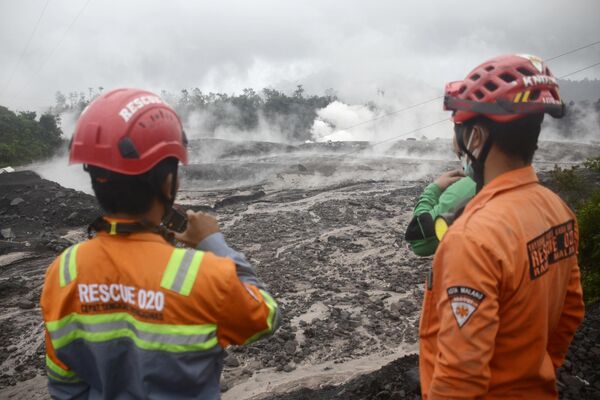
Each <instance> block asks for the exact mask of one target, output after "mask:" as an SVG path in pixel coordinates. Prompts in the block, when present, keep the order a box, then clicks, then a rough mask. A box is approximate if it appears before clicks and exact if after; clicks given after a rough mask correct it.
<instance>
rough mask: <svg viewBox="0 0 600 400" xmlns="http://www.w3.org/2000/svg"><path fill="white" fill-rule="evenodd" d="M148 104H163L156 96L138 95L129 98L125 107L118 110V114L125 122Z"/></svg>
mask: <svg viewBox="0 0 600 400" xmlns="http://www.w3.org/2000/svg"><path fill="white" fill-rule="evenodd" d="M149 104H165V102H164V101H162V99H161V98H160V97H158V96H140V97H137V98H135V99H133V100H131V101H130V102H129V103H127V105H126V106H125V107H123V108H122V109H121V111H119V115H120V116H121V118H123V121H125V122H127V121H129V120H130V119H131V117H133V115H134V114H135V113H137V112H138V111H139V110H141V109H142V108H144V107H145V106H147V105H149Z"/></svg>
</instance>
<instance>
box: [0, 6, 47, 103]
mask: <svg viewBox="0 0 600 400" xmlns="http://www.w3.org/2000/svg"><path fill="white" fill-rule="evenodd" d="M48 4H50V0H46V4H45V5H44V8H43V9H42V12H41V13H40V16H39V17H38V19H37V21H36V23H35V25H34V27H33V30H32V31H31V33H30V34H29V39H27V43H26V44H25V47H24V48H23V51H22V52H21V55H20V56H19V58H18V60H17V62H16V63H15V66H14V68H13V70H12V72H11V73H10V75H9V77H8V80H7V81H6V83H5V84H4V85H3V86H2V91H0V93H4V91H5V90H6V89H7V88H8V87H9V86H10V83H11V82H12V79H13V77H14V76H15V72H16V71H17V67H18V66H19V65H20V64H21V61H23V57H24V56H25V54H26V53H27V50H29V45H30V44H31V41H32V40H33V37H34V36H35V33H36V32H37V29H38V27H39V26H40V21H41V20H42V17H43V16H44V13H45V12H46V8H48Z"/></svg>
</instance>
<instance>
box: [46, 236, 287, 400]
mask: <svg viewBox="0 0 600 400" xmlns="http://www.w3.org/2000/svg"><path fill="white" fill-rule="evenodd" d="M203 250H205V251H203ZM215 253H216V254H219V256H217V255H216V254H215ZM221 256H227V258H226V257H221ZM41 305H42V313H43V317H44V322H45V327H46V353H47V356H46V366H47V369H46V370H47V373H48V380H49V390H50V394H51V395H52V397H53V398H57V399H71V398H77V399H80V398H82V399H88V398H89V399H96V398H106V399H109V398H110V399H116V398H123V399H125V398H153V399H198V398H202V399H218V398H219V397H220V389H219V388H220V386H219V378H220V374H221V369H222V367H223V355H224V350H223V349H224V348H225V347H227V346H229V345H230V344H246V343H250V342H252V341H254V340H256V339H258V338H260V337H261V336H264V335H267V334H270V333H272V332H273V331H274V330H275V329H277V326H278V324H279V311H278V306H277V303H276V302H275V301H274V300H273V298H272V297H271V296H270V295H269V294H268V293H267V291H266V289H265V287H264V285H263V284H262V282H260V281H259V280H258V278H257V277H256V275H255V273H254V270H253V268H252V267H251V266H250V265H249V264H248V263H247V261H246V260H245V258H244V257H243V255H242V254H240V253H237V252H235V251H234V250H233V249H231V248H229V247H228V246H227V244H226V243H225V241H224V239H223V236H222V235H221V234H220V233H217V234H213V235H211V236H209V237H208V238H207V239H205V240H204V241H203V242H202V243H200V246H199V249H198V250H195V249H179V248H174V247H173V246H171V245H170V244H168V243H167V242H166V241H165V240H164V239H163V238H162V237H161V236H159V235H157V234H154V233H146V232H140V233H132V234H128V235H121V234H119V235H109V234H107V233H99V234H98V235H97V236H96V237H95V238H94V239H91V240H88V241H85V242H83V243H80V244H77V245H74V246H72V247H70V248H68V249H67V250H65V251H64V252H63V254H62V255H61V256H59V257H58V258H57V259H56V260H55V261H54V263H53V264H52V265H51V266H50V267H49V268H48V272H47V275H46V280H45V282H44V289H43V292H42V299H41Z"/></svg>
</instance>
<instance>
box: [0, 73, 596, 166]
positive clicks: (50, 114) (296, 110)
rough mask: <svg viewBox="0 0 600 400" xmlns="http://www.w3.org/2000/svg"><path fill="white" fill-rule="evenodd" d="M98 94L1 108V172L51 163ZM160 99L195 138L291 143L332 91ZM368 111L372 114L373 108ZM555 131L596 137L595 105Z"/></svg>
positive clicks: (570, 107) (577, 105)
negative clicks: (272, 136)
mask: <svg viewBox="0 0 600 400" xmlns="http://www.w3.org/2000/svg"><path fill="white" fill-rule="evenodd" d="M103 90H104V88H102V87H98V88H89V89H88V90H87V91H85V92H84V91H77V92H70V93H67V94H64V93H62V92H60V91H59V92H57V93H56V95H55V104H54V105H53V106H52V107H50V108H49V110H48V111H47V112H46V113H44V114H42V115H40V116H39V118H38V116H37V114H36V113H35V112H30V111H21V112H13V111H11V110H9V109H7V108H6V107H1V106H0V167H2V166H3V165H11V164H23V163H27V162H31V161H33V160H37V159H41V158H45V157H50V156H51V155H52V154H53V153H54V152H55V151H56V149H57V148H58V147H59V146H60V144H61V136H62V131H61V129H60V116H61V115H62V114H64V113H74V114H75V116H78V115H79V114H80V113H81V111H83V109H84V108H85V107H86V106H87V105H88V104H89V103H90V102H91V101H92V100H93V99H95V98H96V97H98V96H99V95H100V94H101V93H102V92H103ZM161 96H162V97H163V99H164V100H165V101H166V102H167V103H169V104H170V105H171V106H172V107H174V108H175V110H176V111H177V112H178V113H179V115H180V116H181V119H182V120H183V121H184V122H186V121H188V119H189V117H191V116H193V115H194V114H195V115H196V116H197V117H198V118H195V119H194V121H195V122H196V124H195V126H194V128H195V129H197V130H199V131H200V132H195V133H196V134H198V133H200V135H199V136H205V137H213V136H215V134H216V132H217V131H218V130H219V129H229V130H231V131H234V132H236V133H237V134H239V135H242V136H243V135H244V134H245V132H253V131H255V130H256V129H258V128H260V124H261V122H264V123H266V124H267V125H268V127H269V128H270V129H277V130H278V131H279V132H281V133H282V136H283V137H282V138H283V139H285V140H287V141H288V142H290V143H298V142H304V141H306V140H309V139H312V135H311V128H312V126H313V123H314V120H315V118H316V117H317V111H318V110H319V109H321V108H324V107H327V105H329V104H330V103H332V102H333V101H336V100H337V96H336V95H335V92H334V91H333V90H331V89H329V90H327V91H326V92H325V94H323V95H320V96H319V95H307V94H306V93H305V90H304V88H303V87H302V85H298V86H297V87H296V89H295V90H294V91H292V92H291V93H285V92H283V91H280V90H276V89H271V88H264V89H262V90H261V91H259V92H257V91H255V90H254V89H244V90H243V91H242V92H241V93H240V94H226V93H213V92H208V93H206V92H203V91H202V90H200V89H199V88H193V89H183V90H181V91H180V92H177V93H173V92H168V91H162V92H161ZM368 106H369V107H370V108H371V109H376V106H375V105H373V104H372V103H369V105H368ZM582 121H585V123H582ZM590 122H591V124H590ZM555 127H556V128H557V129H558V131H559V133H560V134H561V135H562V136H564V137H566V138H577V137H583V136H589V133H590V129H591V130H592V132H600V99H598V100H597V101H588V100H584V101H577V102H569V103H568V104H567V114H566V115H565V117H564V118H563V119H561V120H557V121H556V122H555ZM599 136H600V135H599Z"/></svg>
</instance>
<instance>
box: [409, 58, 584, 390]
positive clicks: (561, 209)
mask: <svg viewBox="0 0 600 400" xmlns="http://www.w3.org/2000/svg"><path fill="white" fill-rule="evenodd" d="M444 105H445V109H447V110H451V111H453V115H452V119H453V121H454V124H455V145H456V148H457V149H458V151H459V157H460V158H461V160H463V167H464V171H465V173H466V174H467V175H468V176H471V177H472V178H473V179H474V180H475V182H476V183H477V189H478V193H477V194H476V195H475V197H474V198H473V199H472V200H471V201H470V202H469V204H468V205H467V206H466V208H465V210H464V212H463V214H462V215H461V216H460V217H459V218H458V219H457V220H455V221H454V222H453V224H452V225H451V226H450V228H449V229H448V231H447V232H446V233H445V235H444V236H443V237H442V240H441V242H440V245H439V247H438V250H437V252H436V254H435V257H434V261H433V266H432V271H431V273H430V275H429V277H428V279H427V282H426V290H425V299H424V303H423V310H422V315H421V322H420V328H419V336H420V354H419V362H420V366H419V367H420V376H421V390H422V395H423V398H424V399H429V400H434V399H475V398H477V399H479V398H485V399H556V398H557V397H558V394H557V389H556V373H555V371H556V368H558V367H560V365H561V364H562V363H563V361H564V358H565V354H566V352H567V349H568V347H569V344H570V342H571V340H572V338H573V335H574V333H575V331H576V329H577V327H578V325H579V324H580V323H581V321H582V319H583V313H584V306H583V300H582V291H581V285H580V276H579V267H578V264H577V248H578V247H577V246H578V231H577V222H576V219H575V215H574V214H573V212H572V211H571V210H570V209H569V207H568V206H567V205H566V204H565V203H564V202H563V201H562V200H561V199H560V198H559V197H558V196H557V195H556V194H554V193H553V192H551V191H550V190H548V189H547V188H545V187H543V186H541V185H540V184H539V182H538V178H537V175H536V173H535V171H534V169H533V167H532V166H531V163H532V159H533V154H534V152H535V149H536V148H537V140H538V135H539V133H540V130H541V123H542V120H543V118H544V114H545V113H548V114H550V115H551V116H553V117H561V116H562V115H563V113H564V105H563V103H562V101H561V99H560V96H559V92H558V85H557V82H556V79H555V78H554V77H553V76H552V74H551V72H550V70H549V69H548V67H547V66H546V64H545V63H544V62H543V61H542V60H541V59H539V58H537V57H534V56H529V55H506V56H500V57H497V58H494V59H491V60H489V61H487V62H485V63H483V64H481V65H480V66H478V67H477V68H475V69H474V70H473V71H472V72H471V73H469V74H468V75H467V77H466V78H465V79H464V80H463V81H458V82H452V83H450V84H448V85H447V86H446V95H445V99H444Z"/></svg>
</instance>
